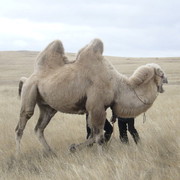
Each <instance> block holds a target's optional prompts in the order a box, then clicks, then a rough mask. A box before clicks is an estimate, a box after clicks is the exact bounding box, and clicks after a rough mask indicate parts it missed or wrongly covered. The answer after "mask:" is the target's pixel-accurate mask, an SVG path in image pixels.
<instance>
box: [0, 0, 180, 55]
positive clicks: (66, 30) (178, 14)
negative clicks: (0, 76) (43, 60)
mask: <svg viewBox="0 0 180 180" xmlns="http://www.w3.org/2000/svg"><path fill="white" fill-rule="evenodd" d="M93 38H100V39H101V40H102V41H103V42H104V54H105V55H114V56H123V57H163V56H164V57H167V56H169V57H172V56H180V0H0V51H3V50H36V51H39V50H42V49H44V48H45V47H46V46H47V45H48V43H50V42H51V41H53V40H54V39H60V40H61V41H62V42H63V44H64V48H65V51H66V52H75V53H76V52H77V51H78V50H79V49H80V48H81V47H83V46H84V45H85V44H87V43H88V42H89V41H90V40H92V39H93Z"/></svg>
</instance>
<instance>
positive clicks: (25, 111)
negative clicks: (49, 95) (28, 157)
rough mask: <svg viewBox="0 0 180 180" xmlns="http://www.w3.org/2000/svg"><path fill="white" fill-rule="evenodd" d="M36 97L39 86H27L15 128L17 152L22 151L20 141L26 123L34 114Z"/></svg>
mask: <svg viewBox="0 0 180 180" xmlns="http://www.w3.org/2000/svg"><path fill="white" fill-rule="evenodd" d="M36 97H37V88H36V86H35V85H34V86H29V87H28V88H26V89H25V90H24V93H23V95H22V103H21V111H20V120H19V122H18V124H17V127H16V129H15V131H16V146H17V153H19V152H20V141H21V138H22V135H23V131H24V129H25V126H26V123H27V121H28V120H29V119H30V118H31V117H32V115H33V114H34V108H35V105H36Z"/></svg>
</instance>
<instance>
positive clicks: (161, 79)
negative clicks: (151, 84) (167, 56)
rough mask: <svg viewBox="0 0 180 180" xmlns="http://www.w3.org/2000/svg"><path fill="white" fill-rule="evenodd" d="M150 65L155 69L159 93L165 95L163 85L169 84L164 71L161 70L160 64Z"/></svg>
mask: <svg viewBox="0 0 180 180" xmlns="http://www.w3.org/2000/svg"><path fill="white" fill-rule="evenodd" d="M148 65H149V66H151V67H153V68H154V81H155V83H156V85H157V91H158V92H159V93H163V92H164V89H163V84H164V83H168V80H167V77H166V75H165V73H164V71H163V70H162V69H161V67H160V66H159V65H158V64H148Z"/></svg>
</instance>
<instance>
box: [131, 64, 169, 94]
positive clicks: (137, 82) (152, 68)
mask: <svg viewBox="0 0 180 180" xmlns="http://www.w3.org/2000/svg"><path fill="white" fill-rule="evenodd" d="M150 80H151V81H153V82H154V83H155V84H156V86H157V91H158V92H160V93H163V92H164V89H163V84H164V83H168V81H167V77H166V76H165V73H164V71H163V70H162V69H161V67H160V66H159V65H158V64H155V63H151V64H146V65H143V66H140V67H139V68H137V69H136V70H135V72H134V73H133V75H132V76H131V77H130V78H129V82H130V84H131V86H132V87H133V88H136V87H138V86H141V85H144V84H147V83H149V81H150Z"/></svg>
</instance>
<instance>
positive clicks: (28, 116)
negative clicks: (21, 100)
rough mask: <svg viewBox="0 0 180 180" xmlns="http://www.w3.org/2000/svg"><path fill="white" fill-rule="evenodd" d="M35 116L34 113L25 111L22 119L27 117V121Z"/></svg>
mask: <svg viewBox="0 0 180 180" xmlns="http://www.w3.org/2000/svg"><path fill="white" fill-rule="evenodd" d="M33 114H34V111H25V112H23V113H21V115H20V116H21V117H24V116H25V117H26V119H30V118H31V117H32V116H33Z"/></svg>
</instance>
